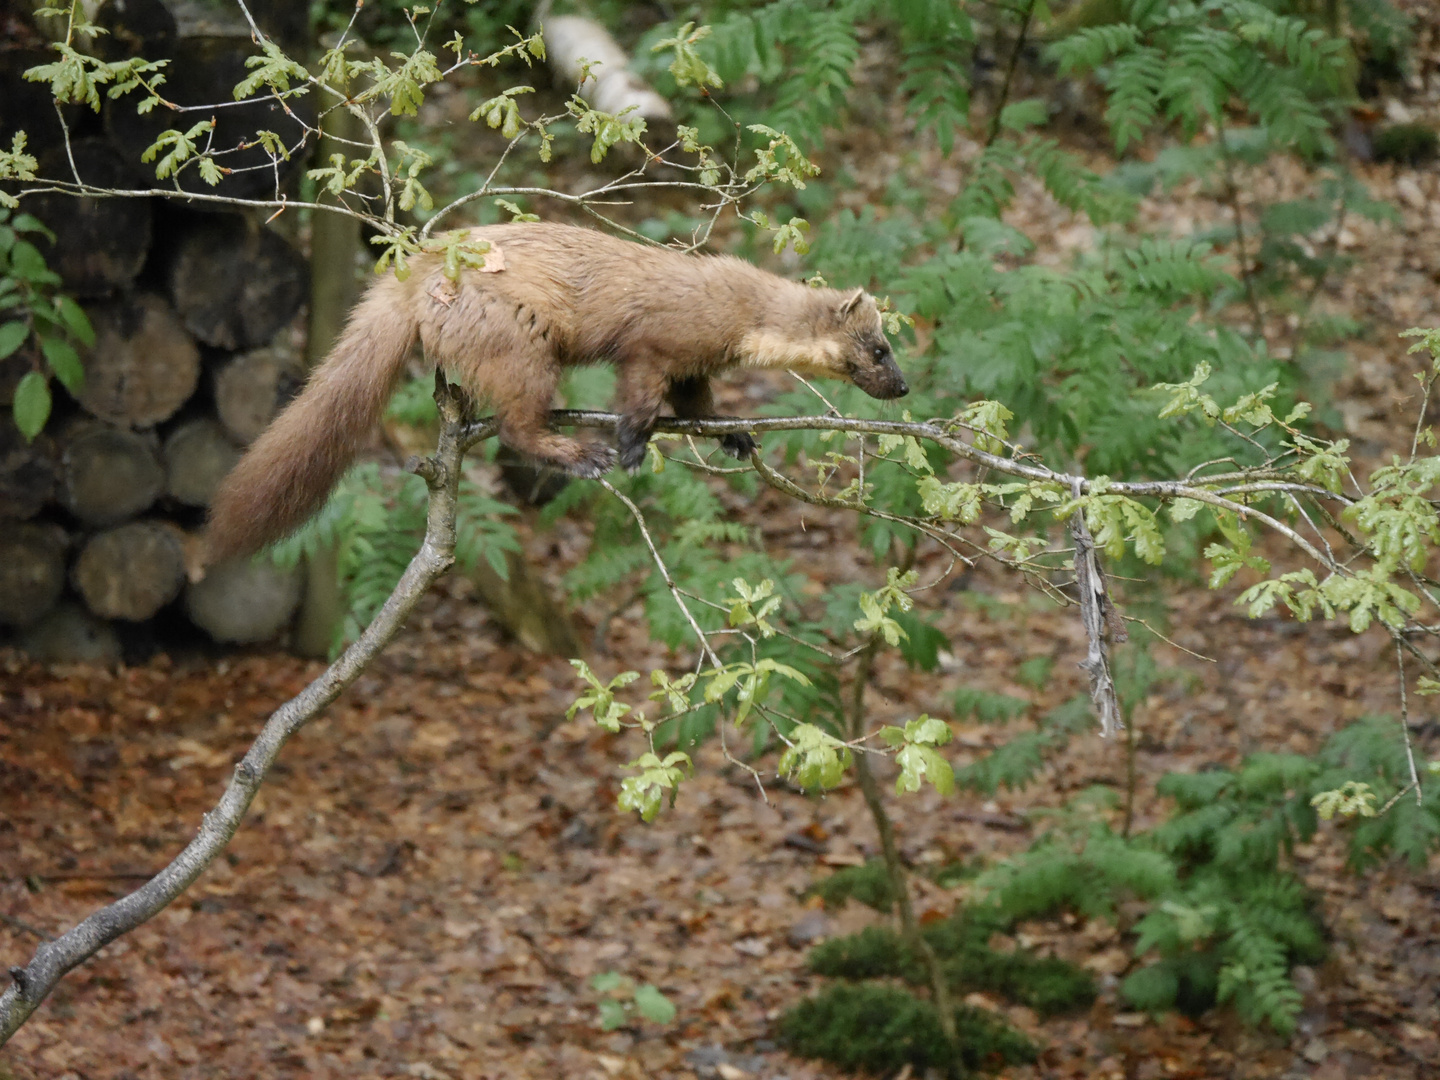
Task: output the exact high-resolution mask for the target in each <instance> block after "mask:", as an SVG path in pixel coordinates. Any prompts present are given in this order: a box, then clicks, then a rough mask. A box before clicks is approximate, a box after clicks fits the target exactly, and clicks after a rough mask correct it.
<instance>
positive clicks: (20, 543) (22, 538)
mask: <svg viewBox="0 0 1440 1080" xmlns="http://www.w3.org/2000/svg"><path fill="white" fill-rule="evenodd" d="M64 588H65V533H64V531H63V530H61V529H59V528H56V527H55V526H50V525H36V524H32V523H28V522H26V523H15V522H7V523H5V524H4V528H3V529H0V623H3V624H6V625H9V626H15V627H26V626H32V625H34V624H36V623H38V622H39V621H40V620H41V619H43V618H44V617H45V615H46V614H47V613H48V612H49V611H50V609H51V608H53V607H54V606H55V602H56V601H57V600H59V599H60V593H61V592H62V591H63V590H64Z"/></svg>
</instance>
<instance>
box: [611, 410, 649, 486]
mask: <svg viewBox="0 0 1440 1080" xmlns="http://www.w3.org/2000/svg"><path fill="white" fill-rule="evenodd" d="M615 441H616V442H617V443H619V444H620V467H621V468H623V469H624V470H625V471H626V472H628V473H629V474H630V475H631V476H634V475H635V474H636V473H637V472H639V471H640V466H641V465H643V464H644V463H645V447H646V446H647V445H648V444H649V442H650V432H648V431H641V430H640V429H638V428H635V427H632V426H631V425H630V424H627V423H626V422H625V421H624V420H622V421H620V426H619V428H618V429H617V430H616V432H615Z"/></svg>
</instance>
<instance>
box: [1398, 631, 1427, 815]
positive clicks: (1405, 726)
mask: <svg viewBox="0 0 1440 1080" xmlns="http://www.w3.org/2000/svg"><path fill="white" fill-rule="evenodd" d="M1395 666H1396V668H1397V669H1398V670H1399V674H1400V733H1401V734H1402V735H1404V736H1405V760H1406V761H1407V762H1409V764H1410V786H1411V787H1413V788H1414V789H1415V805H1416V806H1422V805H1424V803H1423V799H1424V795H1423V794H1422V792H1421V790H1420V771H1419V770H1418V769H1417V768H1416V767H1415V748H1414V747H1413V746H1412V745H1411V744H1410V702H1409V699H1408V698H1407V697H1406V696H1405V650H1404V648H1403V647H1402V646H1401V643H1400V641H1399V639H1397V640H1396V642H1395Z"/></svg>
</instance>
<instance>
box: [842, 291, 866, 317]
mask: <svg viewBox="0 0 1440 1080" xmlns="http://www.w3.org/2000/svg"><path fill="white" fill-rule="evenodd" d="M864 299H865V290H864V289H856V290H855V291H854V292H853V293H851V294H850V295H849V296H847V297H846V298H845V302H844V303H843V304H841V305H840V317H841V318H842V319H848V318H849V317H850V316H851V315H853V314H855V310H856V309H857V308H858V307H859V306H860V301H862V300H864Z"/></svg>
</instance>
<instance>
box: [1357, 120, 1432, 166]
mask: <svg viewBox="0 0 1440 1080" xmlns="http://www.w3.org/2000/svg"><path fill="white" fill-rule="evenodd" d="M1371 145H1372V147H1373V148H1374V152H1375V160H1376V161H1394V162H1396V163H1398V164H1400V165H1423V164H1425V163H1426V162H1427V161H1431V160H1433V159H1434V157H1435V154H1436V151H1437V150H1440V135H1437V134H1436V133H1435V131H1434V130H1433V129H1432V128H1428V127H1426V126H1425V125H1424V124H1392V125H1391V126H1390V127H1386V128H1381V129H1380V130H1379V131H1377V132H1375V134H1374V136H1373V138H1372V141H1371Z"/></svg>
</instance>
